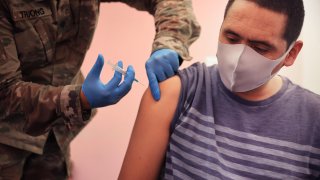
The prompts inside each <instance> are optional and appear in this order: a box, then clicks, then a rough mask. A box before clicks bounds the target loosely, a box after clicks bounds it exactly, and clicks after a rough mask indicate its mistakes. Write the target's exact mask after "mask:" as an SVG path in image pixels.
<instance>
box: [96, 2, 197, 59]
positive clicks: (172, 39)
mask: <svg viewBox="0 0 320 180" xmlns="http://www.w3.org/2000/svg"><path fill="white" fill-rule="evenodd" d="M102 1H103V0H102ZM104 2H124V3H126V4H128V5H129V6H131V7H134V8H136V9H138V10H144V11H148V12H149V13H150V14H152V15H153V16H154V19H155V27H156V35H155V39H154V43H153V46H152V51H153V52H154V51H156V50H158V49H164V48H169V49H172V50H175V51H176V52H178V54H179V55H180V57H181V58H182V59H183V60H191V59H192V58H191V57H190V55H189V47H190V45H191V44H192V43H193V42H194V41H195V40H196V39H198V37H199V35H200V26H199V24H198V22H197V20H196V18H195V15H194V13H193V9H192V2H191V0H136V1H128V0H122V1H114V0H104Z"/></svg>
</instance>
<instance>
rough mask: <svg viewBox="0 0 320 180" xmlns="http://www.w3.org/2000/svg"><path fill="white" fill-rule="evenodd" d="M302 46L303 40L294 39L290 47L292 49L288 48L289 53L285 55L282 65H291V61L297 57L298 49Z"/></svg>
mask: <svg viewBox="0 0 320 180" xmlns="http://www.w3.org/2000/svg"><path fill="white" fill-rule="evenodd" d="M302 47H303V42H302V41H296V42H295V43H294V45H293V47H292V49H291V50H290V52H289V54H288V55H287V57H286V59H285V61H284V63H283V65H284V66H287V67H288V66H291V65H293V63H294V62H295V60H296V59H297V56H298V55H299V53H300V50H301V49H302Z"/></svg>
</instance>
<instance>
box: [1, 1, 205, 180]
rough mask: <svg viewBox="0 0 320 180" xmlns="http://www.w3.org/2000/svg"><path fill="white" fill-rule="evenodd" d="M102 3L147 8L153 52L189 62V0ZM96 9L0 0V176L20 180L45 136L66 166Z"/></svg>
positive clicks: (85, 116) (80, 114) (78, 119)
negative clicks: (176, 55) (153, 32)
mask: <svg viewBox="0 0 320 180" xmlns="http://www.w3.org/2000/svg"><path fill="white" fill-rule="evenodd" d="M101 2H123V3H126V4H128V5H129V6H131V7H134V8H136V9H138V10H144V11H148V12H149V13H150V14H151V15H153V16H154V18H155V26H156V36H155V40H154V44H153V51H155V50H157V49H161V48H171V49H173V50H176V51H177V52H178V53H179V54H180V56H181V58H182V59H184V60H190V59H191V57H190V56H189V53H188V48H189V46H190V45H191V43H192V42H194V41H195V40H196V39H197V38H198V36H199V33H200V27H199V25H198V23H197V21H196V19H195V17H194V14H193V10H192V6H191V0H148V1H147V0H136V1H129V0H123V1H101ZM99 6H100V1H99V0H2V1H0V151H1V152H0V179H1V178H4V179H5V177H4V176H5V175H8V176H9V175H10V174H11V175H12V176H15V177H17V178H18V179H19V177H21V176H22V174H21V173H22V172H23V167H24V164H25V163H28V162H26V161H27V160H28V158H29V157H30V156H32V157H34V156H35V155H36V154H37V155H40V157H41V155H43V154H44V150H45V149H46V142H47V139H48V136H49V134H51V133H52V134H53V135H54V136H55V141H54V142H55V143H57V145H58V147H59V149H60V150H61V156H63V157H62V158H64V161H66V163H67V165H66V166H68V167H69V166H70V164H69V155H68V154H69V145H70V142H71V141H72V139H74V137H75V136H76V135H77V134H78V133H79V132H80V131H81V129H82V128H83V127H85V125H86V124H87V123H88V122H89V119H90V116H91V114H92V112H91V111H84V110H82V108H81V103H80V90H81V84H82V83H83V79H84V78H83V76H82V74H81V72H80V67H81V65H82V62H83V60H84V57H85V54H86V52H87V50H88V48H89V46H90V43H91V41H92V37H93V34H94V31H95V28H96V25H97V21H98V15H99ZM44 163H48V162H44ZM8 167H11V168H8ZM10 169H11V170H10ZM68 173H70V172H69V171H68ZM15 177H11V178H10V177H9V178H8V179H15Z"/></svg>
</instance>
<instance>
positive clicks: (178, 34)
mask: <svg viewBox="0 0 320 180" xmlns="http://www.w3.org/2000/svg"><path fill="white" fill-rule="evenodd" d="M154 17H155V27H156V36H155V40H154V43H153V47H152V50H153V52H154V51H156V50H158V49H165V48H167V49H172V50H175V51H176V52H177V53H178V54H179V55H180V57H181V58H182V59H183V60H191V57H190V55H189V50H188V49H189V47H190V45H191V44H192V43H193V42H194V41H195V40H197V39H198V37H199V35H200V30H201V28H200V25H199V24H198V22H197V20H196V17H195V15H194V12H193V8H192V2H191V0H182V1H181V0H158V1H157V5H156V11H155V14H154Z"/></svg>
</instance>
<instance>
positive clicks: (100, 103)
mask: <svg viewBox="0 0 320 180" xmlns="http://www.w3.org/2000/svg"><path fill="white" fill-rule="evenodd" d="M103 64H104V60H103V56H102V55H100V54H99V56H98V59H97V61H96V63H95V64H94V66H93V67H92V69H91V70H90V72H89V74H88V76H87V77H86V79H85V80H84V83H83V85H82V91H83V93H84V95H85V96H86V98H87V100H88V101H89V104H90V106H91V108H96V107H104V106H108V105H112V104H115V103H117V102H118V101H119V100H120V99H121V98H122V97H123V96H125V95H126V94H127V93H128V92H129V91H130V89H131V86H132V83H133V80H134V76H135V72H134V69H133V67H132V66H129V67H128V69H127V74H126V75H125V77H124V80H123V82H122V83H121V84H119V83H120V82H121V79H122V74H121V73H119V72H117V71H115V72H114V76H113V78H112V79H111V80H110V81H109V82H108V83H107V84H104V83H103V82H101V80H100V73H101V70H102V67H103ZM118 65H119V66H120V67H121V68H122V66H123V65H122V62H121V61H119V62H118Z"/></svg>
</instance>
